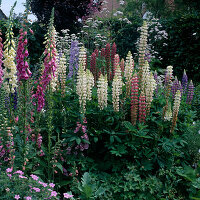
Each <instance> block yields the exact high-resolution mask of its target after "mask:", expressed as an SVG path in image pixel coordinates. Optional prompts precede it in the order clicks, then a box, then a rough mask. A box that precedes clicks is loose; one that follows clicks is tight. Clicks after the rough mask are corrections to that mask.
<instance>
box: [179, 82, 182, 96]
mask: <svg viewBox="0 0 200 200" xmlns="http://www.w3.org/2000/svg"><path fill="white" fill-rule="evenodd" d="M178 90H180V92H181V95H182V94H183V86H182V84H181V81H179V82H178Z"/></svg>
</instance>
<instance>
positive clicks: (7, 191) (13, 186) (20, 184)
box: [0, 168, 58, 199]
mask: <svg viewBox="0 0 200 200" xmlns="http://www.w3.org/2000/svg"><path fill="white" fill-rule="evenodd" d="M8 169H10V168H8ZM10 170H11V169H10ZM11 171H12V170H11ZM22 174H23V172H22V171H20V172H19V171H17V173H13V172H3V171H0V197H1V199H16V198H15V195H19V196H20V198H23V199H25V197H28V196H29V197H30V196H31V197H32V199H45V198H50V199H58V195H57V197H53V196H51V191H53V190H52V188H51V187H50V186H49V185H48V184H46V183H44V182H43V180H42V179H40V178H39V177H38V178H39V179H38V178H37V179H38V181H36V180H33V178H29V177H27V176H24V175H22ZM39 181H40V183H39ZM42 184H46V186H45V187H44V186H43V185H42Z"/></svg>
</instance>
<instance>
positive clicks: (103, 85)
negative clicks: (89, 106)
mask: <svg viewBox="0 0 200 200" xmlns="http://www.w3.org/2000/svg"><path fill="white" fill-rule="evenodd" d="M97 96H98V106H99V108H100V110H103V109H104V108H106V107H107V99H108V80H107V76H106V75H105V76H104V75H103V74H101V75H100V77H99V80H98V81H97Z"/></svg>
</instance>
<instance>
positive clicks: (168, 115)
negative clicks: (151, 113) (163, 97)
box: [164, 103, 172, 121]
mask: <svg viewBox="0 0 200 200" xmlns="http://www.w3.org/2000/svg"><path fill="white" fill-rule="evenodd" d="M171 118H172V108H171V103H169V105H168V108H167V110H166V112H165V116H164V120H165V121H170V120H171Z"/></svg>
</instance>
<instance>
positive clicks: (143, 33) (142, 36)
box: [138, 21, 148, 84]
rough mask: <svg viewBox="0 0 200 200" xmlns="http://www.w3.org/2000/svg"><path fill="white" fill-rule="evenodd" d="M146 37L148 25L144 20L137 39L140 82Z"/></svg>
mask: <svg viewBox="0 0 200 200" xmlns="http://www.w3.org/2000/svg"><path fill="white" fill-rule="evenodd" d="M147 37H148V26H147V22H146V21H144V22H143V25H142V27H141V34H140V39H139V47H138V51H139V58H138V63H139V80H140V84H141V81H142V79H143V77H142V76H143V67H144V65H145V51H146V49H147Z"/></svg>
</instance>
